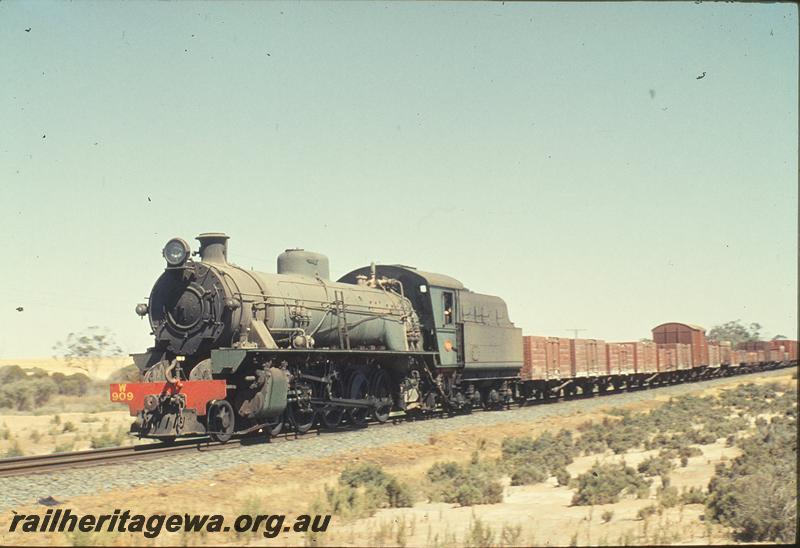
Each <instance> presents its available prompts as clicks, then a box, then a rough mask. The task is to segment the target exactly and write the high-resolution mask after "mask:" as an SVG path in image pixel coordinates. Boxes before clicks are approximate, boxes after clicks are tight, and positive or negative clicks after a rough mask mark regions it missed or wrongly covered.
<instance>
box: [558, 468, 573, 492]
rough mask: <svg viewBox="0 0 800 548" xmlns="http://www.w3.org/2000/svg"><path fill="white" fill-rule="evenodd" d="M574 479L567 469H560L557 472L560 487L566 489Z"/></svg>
mask: <svg viewBox="0 0 800 548" xmlns="http://www.w3.org/2000/svg"><path fill="white" fill-rule="evenodd" d="M571 479H572V478H571V477H570V475H569V472H568V471H567V469H566V468H559V469H558V470H557V471H556V481H558V485H559V486H562V487H566V486H568V485H569V482H570V480H571Z"/></svg>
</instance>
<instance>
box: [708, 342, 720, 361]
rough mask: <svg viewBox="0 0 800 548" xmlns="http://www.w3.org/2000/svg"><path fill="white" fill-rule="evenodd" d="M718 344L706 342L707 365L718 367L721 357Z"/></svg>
mask: <svg viewBox="0 0 800 548" xmlns="http://www.w3.org/2000/svg"><path fill="white" fill-rule="evenodd" d="M720 348H721V347H720V345H718V344H715V343H711V342H709V343H708V366H709V367H719V366H720V365H721V364H722V357H721V352H720Z"/></svg>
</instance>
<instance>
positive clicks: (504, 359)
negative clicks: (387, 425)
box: [110, 233, 797, 441]
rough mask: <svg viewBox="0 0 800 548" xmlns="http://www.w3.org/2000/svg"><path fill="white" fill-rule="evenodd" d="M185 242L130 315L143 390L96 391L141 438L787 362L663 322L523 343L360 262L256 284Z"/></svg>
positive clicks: (485, 311)
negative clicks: (139, 344)
mask: <svg viewBox="0 0 800 548" xmlns="http://www.w3.org/2000/svg"><path fill="white" fill-rule="evenodd" d="M197 240H198V241H199V250H198V251H197V252H196V253H194V254H193V253H192V250H191V248H190V246H189V244H188V243H187V242H186V241H185V240H183V239H181V238H173V239H171V240H169V241H168V242H167V244H166V245H165V246H164V248H163V250H162V255H163V257H164V260H165V262H166V267H165V269H164V272H163V273H162V274H161V276H160V277H159V278H158V280H157V281H156V283H155V285H154V286H153V289H152V291H151V293H150V297H149V299H148V302H147V303H141V304H139V305H137V306H136V313H137V314H139V315H140V316H142V317H144V316H147V317H148V319H149V322H150V326H151V328H152V335H153V336H154V338H155V341H154V345H153V346H152V347H151V348H149V349H148V350H147V351H146V352H144V353H141V354H134V356H133V357H134V361H135V363H136V365H137V367H138V368H139V370H140V372H141V381H142V382H136V383H118V384H112V385H111V387H110V397H111V400H112V401H115V402H119V403H125V404H127V405H128V407H129V410H130V413H131V415H132V416H134V417H135V421H134V423H133V424H132V426H131V430H132V432H135V433H136V434H137V435H138V436H140V437H146V438H157V439H161V440H173V439H175V438H177V437H183V436H209V437H211V438H212V439H215V440H218V441H227V440H228V439H230V438H231V437H232V436H234V435H245V434H251V433H262V434H263V433H266V435H277V434H278V433H280V432H281V431H282V430H284V429H291V430H292V431H294V432H296V433H300V434H302V433H305V432H307V431H308V430H309V429H311V428H312V427H314V426H315V425H316V426H318V427H320V428H326V429H334V428H338V427H340V426H342V425H344V424H350V425H355V426H366V425H367V424H368V423H369V422H370V421H372V420H374V421H378V422H385V421H387V420H389V418H390V417H395V416H415V415H425V414H430V413H438V412H446V413H450V414H457V413H468V412H470V411H471V410H472V409H475V408H482V409H503V408H506V407H508V406H510V405H511V404H512V403H523V402H527V401H534V400H541V399H548V398H558V397H561V396H573V395H584V396H590V395H593V394H596V393H603V392H605V391H607V390H609V389H614V390H621V389H627V388H636V387H643V386H652V385H657V384H661V383H672V382H680V381H685V380H692V379H699V378H704V377H709V376H716V375H723V374H731V373H732V372H733V371H734V370H735V369H736V368H739V367H750V368H752V367H775V366H780V365H788V364H791V363H795V364H796V361H797V342H796V341H777V342H771V343H763V347H758V348H756V347H755V346H753V347H752V348H745V349H743V350H742V351H739V350H738V349H736V350H734V349H732V348H731V346H730V344H726V343H724V342H721V343H715V342H710V341H706V340H705V335H704V332H703V330H702V328H699V327H696V326H691V325H686V324H677V323H669V324H664V325H661V326H658V327H656V328H655V329H654V330H653V337H654V339H653V342H632V343H610V344H606V343H605V342H604V341H599V340H594V339H559V338H554V337H535V336H523V334H522V330H521V329H519V328H517V327H516V326H515V325H514V324H513V322H512V321H511V320H510V319H509V316H508V308H507V306H506V303H505V302H504V301H503V300H502V299H500V298H499V297H495V296H492V295H485V294H481V293H476V292H473V291H470V290H469V289H467V288H465V287H464V286H463V285H462V284H461V282H459V281H458V280H456V279H454V278H451V277H450V276H446V275H442V274H435V273H431V272H424V271H421V270H418V269H416V268H414V267H410V266H405V265H375V264H374V263H373V264H372V265H370V266H365V267H362V268H358V269H356V270H353V271H352V272H350V273H348V274H345V275H344V276H342V277H341V278H340V279H339V280H338V281H335V282H334V281H331V280H330V272H329V263H328V259H327V257H325V256H324V255H321V254H318V253H313V252H309V251H305V250H302V249H288V250H286V251H285V252H284V253H282V254H281V255H280V256H279V257H278V261H277V263H278V264H277V273H276V274H269V273H262V272H255V271H253V270H248V269H245V268H242V267H239V266H236V265H235V264H233V263H231V262H229V261H228V240H229V238H228V236H226V235H225V234H222V233H204V234H200V235H199V236H198V237H197ZM195 256H196V257H198V259H197V260H195V259H193V257H195Z"/></svg>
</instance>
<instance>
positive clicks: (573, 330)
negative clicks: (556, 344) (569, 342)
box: [565, 328, 586, 339]
mask: <svg viewBox="0 0 800 548" xmlns="http://www.w3.org/2000/svg"><path fill="white" fill-rule="evenodd" d="M565 331H572V333H573V334H574V335H575V336H574V337H573V339H577V338H578V333H579V332H580V331H586V330H585V329H574V328H573V329H566V330H565Z"/></svg>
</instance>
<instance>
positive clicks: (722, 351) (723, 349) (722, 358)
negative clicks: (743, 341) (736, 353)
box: [719, 341, 733, 365]
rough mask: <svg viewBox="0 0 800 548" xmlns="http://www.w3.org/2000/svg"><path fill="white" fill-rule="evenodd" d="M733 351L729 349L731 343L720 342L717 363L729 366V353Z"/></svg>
mask: <svg viewBox="0 0 800 548" xmlns="http://www.w3.org/2000/svg"><path fill="white" fill-rule="evenodd" d="M732 351H733V349H732V347H731V343H730V342H728V341H720V342H719V362H720V363H721V364H722V365H730V364H731V363H732V362H731V352H732Z"/></svg>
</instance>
